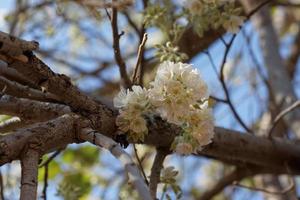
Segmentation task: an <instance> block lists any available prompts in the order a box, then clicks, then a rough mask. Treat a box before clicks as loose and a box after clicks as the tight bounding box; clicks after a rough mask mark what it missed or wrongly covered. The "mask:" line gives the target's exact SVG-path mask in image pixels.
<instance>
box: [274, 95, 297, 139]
mask: <svg viewBox="0 0 300 200" xmlns="http://www.w3.org/2000/svg"><path fill="white" fill-rule="evenodd" d="M298 107H300V100H298V101H296V102H295V103H293V104H292V105H291V106H289V107H287V108H286V109H284V110H283V111H281V112H280V113H279V114H278V115H277V116H276V118H275V120H274V122H273V125H272V126H271V128H270V131H269V133H268V137H269V138H272V133H273V131H274V129H275V127H276V125H277V124H278V123H279V122H280V120H281V119H282V118H283V117H284V116H286V115H287V114H289V112H292V111H293V110H294V109H296V108H298Z"/></svg>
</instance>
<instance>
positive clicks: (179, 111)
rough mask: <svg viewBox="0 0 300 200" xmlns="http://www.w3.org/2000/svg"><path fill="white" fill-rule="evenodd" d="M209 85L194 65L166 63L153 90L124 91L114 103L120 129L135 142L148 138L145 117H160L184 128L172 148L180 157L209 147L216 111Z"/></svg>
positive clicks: (153, 83)
mask: <svg viewBox="0 0 300 200" xmlns="http://www.w3.org/2000/svg"><path fill="white" fill-rule="evenodd" d="M207 99H208V92H207V86H206V84H205V82H204V81H203V80H202V79H201V77H200V75H199V73H198V71H197V70H196V69H193V67H192V65H189V64H184V63H173V62H168V61H166V62H163V63H162V64H161V65H160V66H159V67H158V70H157V74H156V77H155V80H154V81H153V82H151V83H150V88H149V89H147V90H146V89H145V88H141V87H140V86H133V87H132V91H130V90H127V91H125V90H121V92H120V93H119V94H118V96H117V97H116V98H115V99H114V105H115V107H117V108H119V109H120V115H119V116H118V118H117V125H118V126H119V128H120V130H122V131H124V132H128V133H129V137H131V138H133V139H135V140H143V138H144V135H145V134H147V126H146V121H145V119H144V118H143V116H145V115H148V114H154V115H159V116H161V117H162V118H163V119H165V120H166V121H168V122H169V123H173V124H176V125H179V126H181V127H182V134H181V135H180V136H177V137H176V138H175V141H174V143H173V146H172V148H173V149H174V150H175V151H176V152H178V153H180V154H184V155H186V154H190V153H192V152H193V151H194V150H195V149H196V148H198V147H202V146H204V145H207V144H209V143H210V142H211V139H212V137H213V135H214V131H213V127H214V125H213V116H212V111H211V109H210V108H208V103H207Z"/></svg>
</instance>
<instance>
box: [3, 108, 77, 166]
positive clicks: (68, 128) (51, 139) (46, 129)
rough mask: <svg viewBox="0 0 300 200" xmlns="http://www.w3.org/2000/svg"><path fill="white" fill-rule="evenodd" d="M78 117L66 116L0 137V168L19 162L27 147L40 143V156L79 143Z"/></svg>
mask: <svg viewBox="0 0 300 200" xmlns="http://www.w3.org/2000/svg"><path fill="white" fill-rule="evenodd" d="M76 120H78V116H76V115H74V114H66V115H63V116H61V117H58V118H56V119H53V120H51V121H47V122H41V123H36V124H33V125H32V126H29V127H26V128H25V129H18V130H16V131H15V132H12V133H9V134H6V135H0V166H2V165H3V164H6V163H9V162H11V161H13V160H18V159H19V158H20V155H21V153H22V152H23V150H24V148H25V146H26V145H27V144H30V143H38V144H39V145H40V147H41V149H40V152H39V153H40V155H43V154H44V153H48V152H52V151H54V150H57V149H61V148H64V147H66V146H67V145H68V144H71V143H74V142H79V140H78V136H77V135H76V133H77V127H76V126H77V121H76Z"/></svg>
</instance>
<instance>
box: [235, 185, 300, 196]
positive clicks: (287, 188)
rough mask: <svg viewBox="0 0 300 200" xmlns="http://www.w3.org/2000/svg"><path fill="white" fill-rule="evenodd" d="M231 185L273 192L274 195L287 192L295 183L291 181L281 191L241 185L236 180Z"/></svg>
mask: <svg viewBox="0 0 300 200" xmlns="http://www.w3.org/2000/svg"><path fill="white" fill-rule="evenodd" d="M232 185H234V186H238V187H242V188H245V189H249V190H255V191H259V192H264V193H268V194H274V195H284V194H287V193H288V192H290V191H292V190H293V188H294V187H295V185H294V184H293V183H291V184H290V185H289V186H288V187H286V188H285V189H283V190H282V191H270V190H267V189H264V188H257V187H251V186H246V185H242V184H240V183H237V182H234V183H233V184H232Z"/></svg>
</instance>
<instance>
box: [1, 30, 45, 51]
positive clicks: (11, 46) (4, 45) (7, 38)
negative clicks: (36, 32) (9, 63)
mask: <svg viewBox="0 0 300 200" xmlns="http://www.w3.org/2000/svg"><path fill="white" fill-rule="evenodd" d="M0 44H1V47H0V54H6V55H9V56H12V57H14V56H19V55H22V54H23V52H25V51H34V50H36V49H38V48H39V43H38V42H36V41H30V42H29V41H26V40H22V39H19V38H16V37H14V36H12V35H9V34H7V33H4V32H2V31H0Z"/></svg>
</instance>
